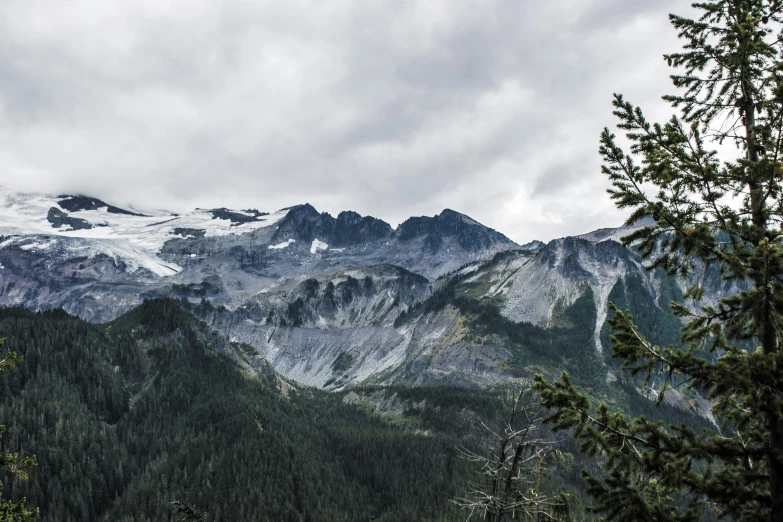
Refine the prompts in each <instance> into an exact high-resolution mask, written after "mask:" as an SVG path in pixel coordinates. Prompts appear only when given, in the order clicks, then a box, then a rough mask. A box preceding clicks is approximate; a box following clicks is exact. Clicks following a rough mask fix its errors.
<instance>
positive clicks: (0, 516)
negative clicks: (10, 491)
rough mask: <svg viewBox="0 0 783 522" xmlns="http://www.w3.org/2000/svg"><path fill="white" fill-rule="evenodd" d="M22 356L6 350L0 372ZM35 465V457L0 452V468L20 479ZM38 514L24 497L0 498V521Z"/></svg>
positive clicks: (2, 430)
mask: <svg viewBox="0 0 783 522" xmlns="http://www.w3.org/2000/svg"><path fill="white" fill-rule="evenodd" d="M4 344H5V339H0V349H2V347H3V345H4ZM21 360H22V358H21V357H20V356H18V355H17V354H16V352H8V353H7V354H6V355H5V357H3V358H2V359H0V372H1V371H3V370H6V369H8V368H13V367H14V365H15V364H17V363H18V362H19V361H21ZM5 431H6V428H5V426H2V425H0V436H2V434H3V433H5ZM33 466H35V457H25V458H23V459H22V460H19V455H18V454H16V453H11V452H10V451H8V450H7V449H4V450H3V451H2V452H0V470H5V471H7V472H9V473H11V474H14V475H16V476H17V477H18V478H19V479H20V480H27V470H28V469H30V468H31V467H33ZM2 491H3V483H2V482H0V493H2ZM37 516H38V509H35V510H34V511H28V510H27V508H25V499H21V500H20V501H19V502H11V501H8V500H3V499H1V498H0V522H29V521H32V520H35V519H36V517H37Z"/></svg>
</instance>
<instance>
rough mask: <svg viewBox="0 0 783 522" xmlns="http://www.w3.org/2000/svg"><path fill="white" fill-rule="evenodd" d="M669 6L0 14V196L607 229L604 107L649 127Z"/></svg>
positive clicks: (513, 233)
mask: <svg viewBox="0 0 783 522" xmlns="http://www.w3.org/2000/svg"><path fill="white" fill-rule="evenodd" d="M680 4H681V3H679V2H675V1H674V0H666V1H662V2H627V1H625V0H580V1H576V0H557V1H553V2H547V3H543V2H520V1H518V0H483V1H480V2H475V1H469V0H448V1H447V0H432V1H427V2H424V1H414V0H409V1H406V2H398V1H392V0H387V1H383V0H378V1H363V2H359V1H349V0H345V1H337V2H308V1H304V0H292V1H291V2H285V3H283V2H271V1H270V2H246V1H243V0H226V1H223V2H218V1H216V0H194V1H193V2H188V3H187V4H181V5H180V6H179V7H177V9H170V10H169V9H168V7H167V6H169V5H170V4H167V3H139V2H135V0H116V1H113V2H105V3H100V4H96V3H93V2H88V1H87V0H81V1H78V0H77V1H74V2H69V3H67V4H64V3H61V2H55V1H54V0H36V1H30V0H6V2H5V4H4V5H5V7H4V8H2V9H0V183H1V184H4V185H8V186H11V187H15V188H20V189H27V190H40V191H46V192H63V191H69V192H75V191H83V192H89V193H91V194H94V195H96V196H98V197H101V198H102V199H109V200H115V201H117V202H119V203H124V202H133V203H134V204H136V205H137V206H140V207H144V206H145V205H146V206H154V207H170V208H172V209H174V210H184V209H187V208H192V207H195V206H202V207H205V206H211V205H214V206H218V205H220V206H236V207H247V206H252V207H260V208H265V209H277V208H280V207H284V206H289V205H291V204H295V203H299V202H304V201H308V202H310V203H312V204H314V205H315V206H316V207H317V208H319V209H320V210H327V211H330V212H332V213H336V212H339V211H340V210H343V209H353V210H357V211H359V212H361V213H364V214H373V215H377V216H378V217H381V218H383V219H385V220H387V221H390V222H392V223H398V222H399V221H401V220H403V219H405V218H406V217H408V216H410V215H421V214H430V215H431V214H433V213H436V212H439V211H440V210H441V209H442V208H444V207H450V208H455V209H456V210H460V211H462V212H465V213H467V214H469V215H471V216H472V217H474V218H475V219H477V220H479V221H482V222H484V223H486V224H487V225H489V226H492V227H494V228H496V229H498V230H501V231H503V232H504V233H506V234H508V235H509V236H510V237H512V238H513V239H516V240H518V241H520V242H523V241H527V240H530V239H533V238H540V239H549V238H552V237H556V236H562V235H566V234H575V233H581V232H584V231H585V229H586V227H590V226H596V227H597V226H611V225H615V224H618V223H619V222H620V221H622V218H623V216H622V215H621V214H620V213H618V212H617V211H616V210H614V208H613V207H612V204H611V202H610V201H608V198H607V196H606V195H605V193H604V190H605V188H606V180H605V179H604V178H603V177H602V176H601V174H600V169H599V167H600V163H599V161H598V158H597V154H596V149H597V136H598V132H599V131H600V129H601V127H603V126H604V125H607V124H611V123H612V117H611V107H610V105H609V101H610V99H611V93H612V92H614V91H617V90H620V91H623V92H626V93H627V94H628V97H629V98H630V99H634V100H635V101H637V103H640V104H643V105H645V104H647V105H650V106H651V107H653V109H654V110H657V109H656V108H657V107H659V106H660V101H659V99H658V98H659V96H660V95H661V94H663V90H665V88H666V86H667V85H668V81H667V78H666V74H667V71H666V69H665V67H664V66H663V62H662V60H661V58H660V55H661V54H662V53H663V52H665V51H669V50H671V49H672V45H673V44H675V45H676V39H675V37H674V33H673V31H672V30H671V28H670V27H669V26H668V22H667V13H668V11H669V10H671V9H674V8H675V7H676V8H678V9H679V8H680V7H681V5H680Z"/></svg>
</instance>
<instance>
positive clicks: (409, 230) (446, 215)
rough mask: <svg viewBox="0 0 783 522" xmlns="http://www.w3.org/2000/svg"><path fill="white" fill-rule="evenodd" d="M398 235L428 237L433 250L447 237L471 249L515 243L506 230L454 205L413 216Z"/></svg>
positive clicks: (427, 239)
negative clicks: (432, 213) (485, 223)
mask: <svg viewBox="0 0 783 522" xmlns="http://www.w3.org/2000/svg"><path fill="white" fill-rule="evenodd" d="M396 236H397V238H398V239H400V240H401V241H409V240H411V239H415V238H418V237H426V242H425V245H426V246H427V247H428V248H429V249H431V250H432V251H437V249H438V248H440V246H441V244H442V243H443V239H444V238H447V237H456V238H457V242H458V243H459V245H460V246H461V247H462V248H464V249H465V250H467V251H470V252H473V251H477V250H481V249H484V248H488V247H491V246H493V245H496V244H498V243H508V244H511V243H512V242H511V240H510V239H508V238H507V237H506V236H504V235H503V234H501V233H499V232H496V231H495V230H492V229H491V228H487V227H485V226H483V225H481V224H479V223H477V222H476V221H473V220H472V219H470V218H469V217H467V216H465V215H464V214H460V213H459V212H455V211H453V210H450V209H446V210H444V211H443V212H441V213H440V214H438V215H437V216H435V217H426V216H423V217H412V218H410V219H408V220H407V221H405V222H403V223H402V224H401V225H400V226H399V228H398V229H397V233H396Z"/></svg>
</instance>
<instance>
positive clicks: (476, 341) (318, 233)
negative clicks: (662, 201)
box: [0, 189, 732, 390]
mask: <svg viewBox="0 0 783 522" xmlns="http://www.w3.org/2000/svg"><path fill="white" fill-rule="evenodd" d="M639 226H641V225H639ZM631 230H632V229H631V228H628V227H619V228H615V229H603V230H598V231H593V232H589V233H586V234H584V235H581V236H576V237H567V238H560V239H555V240H552V241H550V242H548V243H543V242H540V241H535V242H532V243H529V244H527V245H518V244H516V243H514V242H513V241H511V240H510V239H508V238H507V237H506V236H504V235H503V234H502V233H500V232H498V231H495V230H492V229H491V228H488V227H485V226H483V225H482V224H480V223H478V222H477V221H475V220H473V219H472V218H470V217H468V216H466V215H464V214H460V213H459V212H455V211H453V210H449V209H446V210H443V211H442V212H441V213H440V214H438V215H436V216H433V217H411V218H409V219H407V220H406V221H404V222H403V223H401V224H400V225H399V226H398V227H397V228H393V227H391V226H390V225H389V224H388V223H386V222H384V221H382V220H380V219H378V218H375V217H371V216H361V215H359V214H357V213H355V212H351V211H346V212H341V213H340V214H338V215H337V217H333V216H331V215H330V214H328V213H320V212H318V211H317V210H316V209H315V208H313V207H312V206H311V205H309V204H303V205H298V206H294V207H289V208H284V209H281V210H277V211H270V212H264V211H259V210H257V209H244V210H238V209H229V208H215V209H196V210H193V211H192V212H188V213H184V214H177V213H171V212H164V211H150V210H143V209H137V208H120V207H118V206H114V205H112V204H109V203H105V202H103V201H101V200H99V199H96V198H93V197H89V196H84V195H72V194H63V195H58V196H54V195H43V194H23V193H15V192H11V191H8V190H4V189H3V190H2V191H0V305H3V306H17V305H21V306H25V307H27V308H30V309H33V310H40V309H49V308H63V309H65V310H66V311H68V312H69V313H71V314H74V315H77V316H80V317H81V318H83V319H86V320H88V321H92V322H98V323H101V322H107V321H110V320H113V319H115V318H117V317H118V316H119V315H121V314H123V313H125V312H127V311H129V310H130V309H132V308H133V307H135V306H137V305H139V304H140V303H141V302H142V301H143V300H144V299H150V298H158V297H174V298H177V299H179V300H180V302H181V303H182V306H183V307H185V308H187V309H189V310H190V311H191V312H192V313H193V314H195V315H197V316H199V317H201V318H202V319H203V320H205V321H206V322H207V323H208V324H210V325H211V326H213V327H214V328H215V329H216V330H217V331H219V332H221V333H222V334H223V335H224V336H226V337H227V338H228V339H229V340H230V341H232V342H239V343H243V345H245V346H249V347H252V357H253V358H258V359H265V360H267V361H269V362H270V363H271V365H272V367H273V368H274V369H275V370H276V371H277V372H279V373H281V374H282V375H284V376H285V377H287V378H289V379H292V380H293V381H296V382H298V383H301V384H305V385H309V386H316V387H319V388H325V389H329V390H339V389H344V388H349V387H354V386H358V385H369V384H378V385H426V386H431V385H457V386H480V387H486V386H491V385H495V384H499V383H503V382H507V381H509V380H514V379H516V378H518V377H520V376H529V375H530V374H532V373H533V372H535V371H540V370H545V371H547V372H550V373H554V372H557V371H559V370H560V369H563V368H568V367H569V366H573V365H576V366H575V370H576V371H577V373H580V374H582V373H585V371H586V368H590V369H591V370H590V372H589V373H590V374H589V375H587V374H585V375H584V378H585V382H593V383H596V382H603V383H606V382H612V381H613V380H614V379H615V378H616V372H614V371H613V369H612V364H611V361H608V359H607V357H606V352H607V351H608V349H607V344H608V330H607V325H606V319H607V304H608V302H609V301H614V302H617V303H621V304H622V303H628V304H633V305H634V309H638V310H640V314H641V315H640V316H639V320H640V321H641V322H642V326H648V327H649V328H650V329H652V331H653V338H654V340H655V337H656V336H657V337H659V338H660V339H674V340H675V341H676V339H677V337H678V333H677V332H678V328H679V323H678V322H677V321H676V320H675V319H674V318H673V316H671V313H670V312H669V310H668V306H667V305H668V300H669V299H670V298H678V297H679V296H681V292H682V288H683V287H684V285H685V284H686V283H687V282H686V281H681V280H677V279H672V278H669V277H667V276H665V275H663V274H661V273H658V272H650V271H648V270H646V269H645V268H644V266H643V265H642V262H641V259H640V258H639V257H638V256H637V255H636V253H635V252H634V251H633V250H631V249H627V248H624V247H623V246H622V245H621V244H620V243H619V239H620V238H622V237H623V236H624V235H626V234H628V233H630V231H631ZM731 291H732V288H729V287H727V286H726V284H725V283H723V282H722V281H721V280H720V279H719V278H718V277H716V276H713V277H712V278H711V279H709V280H708V284H707V293H706V297H705V299H706V300H715V299H717V298H718V297H719V296H720V295H725V294H726V293H727V292H731ZM490 323H491V324H490ZM490 326H491V327H490ZM520 329H523V330H524V331H522V330H520ZM544 346H547V348H543V347H544ZM568 354H571V356H572V357H571V359H572V362H571V363H569V362H568V361H569V355H568ZM574 357H576V358H575V359H574ZM586 360H589V362H587V363H585V361H586ZM573 361H576V362H573ZM580 361H581V362H580Z"/></svg>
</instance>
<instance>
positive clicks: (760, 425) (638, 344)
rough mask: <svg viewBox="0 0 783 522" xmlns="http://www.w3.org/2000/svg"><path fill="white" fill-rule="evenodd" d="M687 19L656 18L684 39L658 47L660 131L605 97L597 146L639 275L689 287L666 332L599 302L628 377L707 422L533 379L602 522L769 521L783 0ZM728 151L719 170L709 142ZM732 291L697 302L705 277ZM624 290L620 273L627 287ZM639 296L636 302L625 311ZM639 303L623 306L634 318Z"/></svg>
mask: <svg viewBox="0 0 783 522" xmlns="http://www.w3.org/2000/svg"><path fill="white" fill-rule="evenodd" d="M694 7H695V8H696V9H697V10H699V11H700V12H701V16H700V18H698V19H696V20H691V19H687V18H683V17H680V16H676V15H671V16H670V19H671V22H672V25H673V26H674V27H675V29H677V30H678V31H679V36H680V38H682V39H683V40H684V41H685V46H684V50H683V51H682V52H680V53H674V54H670V55H666V56H665V58H666V60H667V61H668V63H669V65H670V66H672V67H675V68H676V69H677V70H678V71H677V72H676V73H675V74H674V75H672V80H673V83H674V85H675V87H677V88H679V89H680V92H681V94H678V95H670V96H665V97H664V99H665V100H667V101H668V102H670V103H671V104H672V105H673V106H674V107H676V108H679V109H680V112H681V114H680V116H679V117H678V116H673V117H672V118H671V119H670V120H669V121H668V122H667V123H665V124H662V125H661V124H652V123H650V122H648V121H647V120H646V118H645V117H644V115H643V113H642V111H641V110H640V109H639V108H638V107H635V106H633V105H632V104H630V103H629V102H627V101H625V99H624V98H623V97H622V96H620V95H615V99H614V107H615V111H614V114H615V116H617V118H618V119H619V124H618V127H619V129H621V130H622V131H624V132H625V136H626V138H627V140H628V141H629V142H630V144H631V146H630V150H629V152H625V151H623V149H622V148H621V147H620V146H619V145H618V143H617V141H616V138H615V136H614V135H613V134H612V133H611V132H610V131H609V130H608V129H605V130H604V132H603V133H602V134H601V146H600V153H601V155H602V157H603V160H604V167H603V172H604V173H605V174H606V175H607V176H608V177H609V178H610V180H611V181H612V184H613V188H612V189H611V190H610V191H609V192H610V195H611V197H612V198H613V199H614V200H615V202H616V204H617V206H618V207H619V208H628V209H632V210H633V214H632V215H631V217H630V218H629V220H628V224H634V223H637V222H639V221H640V220H642V219H646V220H647V221H645V222H644V224H645V226H642V227H640V228H639V229H638V230H637V231H636V232H634V233H633V234H631V235H630V236H627V237H626V238H624V240H623V242H624V243H625V244H626V245H627V246H630V245H633V246H634V247H635V248H636V249H637V251H638V252H639V253H640V255H641V256H642V258H643V259H645V261H646V263H647V266H648V268H649V269H651V270H661V271H664V272H666V273H667V274H670V275H678V276H680V277H683V278H686V279H687V280H689V281H692V282H693V284H692V285H691V287H690V288H688V289H687V290H686V291H685V293H684V294H683V296H682V297H679V296H677V295H675V294H674V293H670V295H669V298H671V299H672V300H673V301H672V303H671V308H672V311H673V313H674V315H676V316H677V317H678V318H680V319H682V320H684V321H686V324H685V326H684V327H683V329H682V332H681V337H680V338H679V339H677V338H672V335H670V333H669V332H670V330H671V327H670V326H669V327H665V328H663V329H662V330H656V329H655V328H654V327H653V326H654V325H661V324H664V323H662V322H661V317H659V319H657V320H656V319H654V316H655V315H659V316H660V314H658V313H657V312H655V311H654V310H652V309H649V308H648V309H646V308H645V307H644V306H643V304H644V303H638V302H636V303H634V302H629V303H627V304H628V306H629V307H631V308H632V309H633V310H634V312H635V313H637V319H636V320H635V319H634V317H632V315H631V313H630V311H627V310H626V311H623V310H621V309H620V308H618V307H617V306H614V305H613V306H612V310H613V313H614V315H613V317H612V318H611V320H610V324H611V327H612V330H613V334H612V336H611V342H612V356H613V357H614V358H616V359H617V360H619V361H620V362H621V365H620V368H621V369H622V370H623V371H626V372H628V374H629V375H631V376H635V377H636V379H638V381H637V382H642V383H647V384H648V385H651V386H653V385H654V386H655V387H656V388H657V391H658V400H659V402H660V401H662V400H663V398H664V397H665V391H666V389H667V388H668V387H670V386H677V387H680V388H681V389H682V391H683V392H684V393H692V394H693V393H700V394H703V395H706V396H707V397H708V398H709V399H710V401H711V402H712V413H713V415H714V416H715V418H716V419H718V420H719V421H720V427H719V428H716V427H711V428H709V429H704V430H702V431H701V432H700V433H697V432H696V431H695V430H694V429H692V428H690V427H688V426H686V425H678V426H674V425H671V426H668V427H664V426H663V424H662V423H659V422H652V421H649V420H648V419H647V418H646V417H643V416H642V417H637V418H631V419H629V418H626V417H625V416H624V415H622V414H620V413H614V412H611V411H610V410H609V408H608V407H607V406H606V405H604V404H601V405H599V406H598V407H597V408H592V406H591V404H590V401H589V400H588V398H587V397H586V396H585V395H583V394H582V393H581V392H580V391H579V390H578V389H577V388H576V387H575V386H574V384H572V381H571V378H570V377H569V376H568V375H567V374H564V375H563V376H562V379H561V380H560V381H558V382H555V383H548V382H546V381H545V380H544V379H543V378H542V377H540V376H539V377H537V380H536V386H537V389H538V390H539V393H540V394H541V398H542V401H543V404H544V405H545V406H547V407H549V408H551V409H552V414H551V415H550V416H549V418H548V421H549V422H550V423H551V424H552V426H553V427H554V428H555V429H568V430H573V433H574V436H575V437H576V438H577V439H578V440H579V441H580V444H581V448H582V450H583V451H585V452H587V453H588V454H589V455H592V456H593V457H595V458H596V459H598V460H599V462H600V463H601V464H602V467H603V469H602V470H601V472H600V473H587V474H586V480H587V481H588V493H589V494H590V495H592V496H593V498H594V499H595V505H594V506H593V509H594V510H595V511H596V512H599V513H601V514H602V515H603V516H604V517H606V518H607V519H609V520H638V521H667V520H671V521H675V520H676V521H697V520H703V519H704V517H706V516H708V515H709V514H713V515H715V516H719V517H730V518H731V519H734V520H771V521H781V520H783V391H781V390H783V361H781V349H780V348H781V346H780V336H781V332H783V315H781V312H780V311H781V310H783V277H781V276H783V244H782V241H781V233H782V232H781V229H780V222H781V220H783V204H781V199H780V194H781V185H780V184H781V180H782V179H783V176H781V172H783V165H781V160H780V158H781V153H783V148H782V147H781V143H783V140H782V139H781V137H782V136H783V134H781V121H783V112H782V111H781V108H782V104H781V100H783V75H782V74H781V72H782V71H783V68H782V67H781V53H782V52H783V47H782V46H781V42H783V39H782V37H783V31H781V24H783V16H782V15H781V13H783V3H782V2H780V1H777V0H717V1H714V2H704V3H699V4H694ZM715 142H717V143H721V144H724V145H729V144H733V145H735V146H736V152H737V157H736V159H735V160H734V161H730V162H725V163H722V162H721V161H720V159H719V157H718V153H717V151H716V149H715V147H714V146H713V145H712V144H713V143H715ZM709 273H711V274H716V275H718V276H719V277H721V278H722V279H723V280H724V281H725V282H735V283H736V284H737V285H738V287H739V288H740V290H738V291H736V292H735V293H734V294H733V295H729V296H726V297H724V298H723V299H721V300H720V301H719V302H718V303H717V304H716V303H705V302H703V297H704V295H705V293H704V291H705V287H704V274H709ZM632 284H634V283H633V281H631V282H630V283H629V285H632ZM640 304H641V305H642V306H640ZM637 309H638V312H637Z"/></svg>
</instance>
